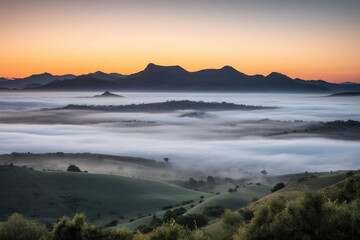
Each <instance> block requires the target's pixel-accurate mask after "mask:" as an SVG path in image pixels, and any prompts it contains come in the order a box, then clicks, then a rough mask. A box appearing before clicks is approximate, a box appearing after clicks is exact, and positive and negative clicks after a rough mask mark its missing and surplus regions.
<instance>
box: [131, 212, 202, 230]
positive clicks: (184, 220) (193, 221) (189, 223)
mask: <svg viewBox="0 0 360 240" xmlns="http://www.w3.org/2000/svg"><path fill="white" fill-rule="evenodd" d="M185 213H186V209H185V208H183V207H180V208H176V209H174V210H167V211H166V212H165V214H164V216H163V218H159V217H157V216H156V215H153V217H152V220H151V222H150V223H149V224H143V225H140V226H139V227H138V228H137V230H139V231H140V232H142V233H149V232H151V231H153V230H154V229H156V228H157V227H159V226H161V225H162V224H166V223H169V222H172V221H173V222H175V223H177V224H179V225H181V226H182V227H185V228H186V229H189V230H194V229H196V228H200V227H203V226H205V225H207V224H208V219H207V217H206V216H204V215H201V214H188V215H184V214H185Z"/></svg>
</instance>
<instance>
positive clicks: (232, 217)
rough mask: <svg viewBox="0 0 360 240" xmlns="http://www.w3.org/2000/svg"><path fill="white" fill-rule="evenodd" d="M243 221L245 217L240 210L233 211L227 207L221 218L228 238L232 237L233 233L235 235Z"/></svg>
mask: <svg viewBox="0 0 360 240" xmlns="http://www.w3.org/2000/svg"><path fill="white" fill-rule="evenodd" d="M243 223H244V219H243V217H242V216H241V214H240V213H239V212H233V211H231V210H229V209H226V210H225V212H224V214H223V216H222V218H221V225H222V227H223V228H224V229H225V230H226V233H227V235H228V236H227V239H231V237H232V235H234V233H235V232H236V231H237V230H238V228H239V227H240V226H241V225H242V224H243Z"/></svg>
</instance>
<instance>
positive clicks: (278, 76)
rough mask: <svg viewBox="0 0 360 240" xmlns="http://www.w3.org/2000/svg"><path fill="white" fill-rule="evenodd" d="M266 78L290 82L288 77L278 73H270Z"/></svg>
mask: <svg viewBox="0 0 360 240" xmlns="http://www.w3.org/2000/svg"><path fill="white" fill-rule="evenodd" d="M266 78H271V79H274V80H292V79H291V78H290V77H288V76H286V75H284V74H282V73H279V72H272V73H270V74H269V75H267V76H266Z"/></svg>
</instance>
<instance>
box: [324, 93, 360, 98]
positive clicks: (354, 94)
mask: <svg viewBox="0 0 360 240" xmlns="http://www.w3.org/2000/svg"><path fill="white" fill-rule="evenodd" d="M357 96H360V92H342V93H334V94H331V95H330V96H328V97H357Z"/></svg>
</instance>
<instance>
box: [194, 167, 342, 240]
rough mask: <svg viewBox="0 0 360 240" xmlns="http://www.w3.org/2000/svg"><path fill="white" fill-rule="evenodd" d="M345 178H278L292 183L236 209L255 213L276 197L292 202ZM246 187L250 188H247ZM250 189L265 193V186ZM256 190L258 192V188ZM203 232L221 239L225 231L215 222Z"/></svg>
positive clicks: (321, 175) (336, 175)
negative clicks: (311, 191) (302, 195)
mask: <svg viewBox="0 0 360 240" xmlns="http://www.w3.org/2000/svg"><path fill="white" fill-rule="evenodd" d="M347 177H348V176H346V173H345V172H336V173H316V174H315V173H314V174H313V173H309V174H302V173H301V174H293V175H284V176H279V177H276V178H275V179H276V180H277V181H280V180H283V181H284V182H287V181H288V180H291V181H292V182H290V183H289V184H288V185H287V186H286V187H285V188H283V189H281V190H279V191H276V192H274V193H271V194H264V195H263V197H262V198H261V199H260V200H258V201H256V202H254V203H250V202H249V203H250V204H244V205H243V206H241V207H239V208H238V209H240V208H243V207H246V208H247V209H249V210H251V211H255V210H256V209H257V207H258V206H260V205H262V204H264V203H265V202H267V201H268V200H270V199H272V198H275V197H278V196H281V197H283V198H285V199H287V200H293V199H295V198H297V197H299V196H300V195H301V194H302V193H304V192H305V191H307V190H321V189H327V188H332V187H335V186H337V185H338V184H341V183H342V182H343V180H345V179H346V178H347ZM273 180H274V179H273ZM247 187H248V188H250V187H249V186H247ZM251 187H253V189H252V190H255V189H257V187H263V188H264V191H266V190H265V187H266V185H261V186H256V185H253V186H251ZM249 190H250V189H249ZM257 190H260V188H258V189H257ZM269 191H270V190H269ZM239 192H241V189H239ZM254 193H255V192H254ZM229 194H231V193H229ZM259 194H261V191H260V192H259ZM220 196H221V195H220ZM220 196H219V197H220ZM211 200H212V198H209V199H208V200H207V201H208V202H210V201H211ZM195 208H196V207H195ZM199 208H200V206H199ZM204 231H205V232H206V235H207V236H212V237H211V238H210V239H221V236H223V235H224V232H225V229H224V228H223V227H222V225H221V221H215V222H213V223H212V224H210V225H209V226H207V227H205V228H204Z"/></svg>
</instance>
